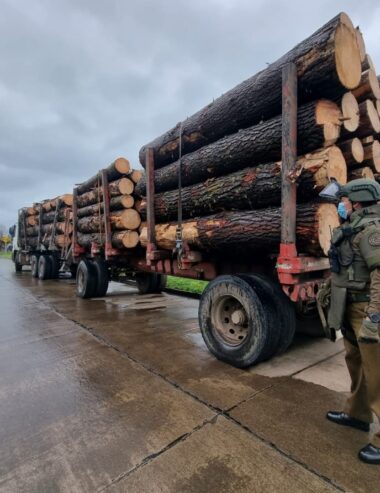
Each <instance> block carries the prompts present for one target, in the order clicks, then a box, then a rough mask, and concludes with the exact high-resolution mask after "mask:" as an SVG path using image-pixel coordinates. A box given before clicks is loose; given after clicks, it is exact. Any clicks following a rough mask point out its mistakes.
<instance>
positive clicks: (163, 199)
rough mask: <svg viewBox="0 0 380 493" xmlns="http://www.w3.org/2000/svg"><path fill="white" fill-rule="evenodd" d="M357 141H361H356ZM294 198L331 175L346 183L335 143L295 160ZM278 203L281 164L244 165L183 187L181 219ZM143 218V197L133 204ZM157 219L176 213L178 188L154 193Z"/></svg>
mask: <svg viewBox="0 0 380 493" xmlns="http://www.w3.org/2000/svg"><path fill="white" fill-rule="evenodd" d="M359 142H360V141H359ZM296 174H300V176H299V179H298V190H297V200H299V201H310V199H311V197H313V196H315V195H317V194H318V192H319V191H321V190H322V189H323V188H324V187H325V186H326V185H327V184H328V183H329V181H330V179H331V178H332V177H334V178H335V179H336V180H337V181H338V182H339V183H340V184H342V185H343V184H345V183H346V182H347V168H346V163H345V160H344V157H343V155H342V152H341V151H340V149H339V148H338V147H336V146H332V147H329V148H327V149H322V150H320V151H317V152H314V153H312V154H308V155H306V156H304V157H303V158H301V159H299V160H298V162H297V171H296ZM270 205H281V163H280V162H279V163H271V164H266V165H262V166H257V167H255V168H245V169H244V170H241V171H236V172H235V173H232V174H229V175H225V176H221V177H218V178H210V179H209V180H207V181H205V182H203V183H198V184H196V185H191V186H188V187H184V188H183V189H182V215H183V217H184V218H189V217H197V216H203V215H206V214H214V213H216V212H219V211H222V210H245V209H256V208H264V207H268V206H270ZM136 209H137V210H138V211H139V212H140V214H141V216H142V218H143V219H144V218H146V200H145V199H143V200H142V201H140V202H138V203H136ZM154 213H155V218H156V221H159V222H166V221H171V220H173V219H176V218H177V216H178V190H172V191H169V192H163V193H159V194H157V195H156V196H155V202H154Z"/></svg>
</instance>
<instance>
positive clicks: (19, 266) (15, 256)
mask: <svg viewBox="0 0 380 493" xmlns="http://www.w3.org/2000/svg"><path fill="white" fill-rule="evenodd" d="M12 258H13V263H14V264H15V272H21V271H22V264H20V262H19V261H18V251H17V250H14V251H13V253H12Z"/></svg>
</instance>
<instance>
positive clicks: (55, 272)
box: [49, 255, 59, 279]
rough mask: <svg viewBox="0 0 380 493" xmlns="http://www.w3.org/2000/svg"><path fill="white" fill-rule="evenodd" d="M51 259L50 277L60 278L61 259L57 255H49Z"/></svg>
mask: <svg viewBox="0 0 380 493" xmlns="http://www.w3.org/2000/svg"><path fill="white" fill-rule="evenodd" d="M49 261H50V265H51V273H50V278H51V279H58V277H59V261H58V259H57V257H55V256H54V255H49Z"/></svg>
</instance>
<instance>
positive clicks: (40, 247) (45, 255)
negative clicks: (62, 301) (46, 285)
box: [12, 198, 76, 280]
mask: <svg viewBox="0 0 380 493" xmlns="http://www.w3.org/2000/svg"><path fill="white" fill-rule="evenodd" d="M61 205H62V204H61V200H60V199H59V198H57V199H56V207H55V210H54V212H53V221H52V223H51V224H50V225H49V228H48V229H49V231H48V232H46V225H44V224H43V220H42V216H43V205H42V204H41V203H40V204H36V206H35V207H36V208H37V209H38V218H39V220H38V225H37V226H36V228H37V229H38V234H37V236H35V237H30V236H29V235H27V228H28V224H27V221H28V212H27V208H23V209H20V210H19V212H18V220H17V224H16V231H15V236H14V238H13V246H12V260H13V262H14V265H15V271H16V272H21V271H22V268H23V266H30V267H31V274H32V277H35V278H39V279H40V280H47V279H57V278H58V277H59V273H60V272H70V273H71V274H72V275H73V276H75V274H76V266H75V264H73V263H72V262H71V249H72V245H71V229H72V226H71V224H72V211H71V207H66V208H65V209H64V210H63V211H60V206H61ZM60 214H61V215H62V214H63V221H64V232H63V234H61V235H59V237H60V239H61V241H60V243H59V244H56V242H55V238H56V235H57V225H58V218H59V217H60ZM44 230H45V231H44Z"/></svg>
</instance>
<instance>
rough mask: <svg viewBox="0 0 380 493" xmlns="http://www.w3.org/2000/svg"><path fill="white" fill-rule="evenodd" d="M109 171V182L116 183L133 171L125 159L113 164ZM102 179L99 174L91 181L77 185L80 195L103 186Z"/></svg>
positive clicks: (120, 158)
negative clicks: (115, 181)
mask: <svg viewBox="0 0 380 493" xmlns="http://www.w3.org/2000/svg"><path fill="white" fill-rule="evenodd" d="M106 169H107V177H108V181H110V182H111V181H114V180H117V179H119V178H121V177H122V176H123V175H125V174H128V173H129V172H130V170H131V165H130V164H129V161H128V159H125V158H123V157H119V158H118V159H116V161H114V162H113V163H112V164H110V165H109V166H108V168H106ZM101 183H102V177H101V173H100V171H99V173H97V174H96V175H95V176H93V177H92V178H90V179H89V180H87V181H85V182H83V183H81V184H80V185H77V192H78V195H81V194H83V193H85V192H89V191H90V190H91V189H92V188H94V187H97V186H98V185H101Z"/></svg>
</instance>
